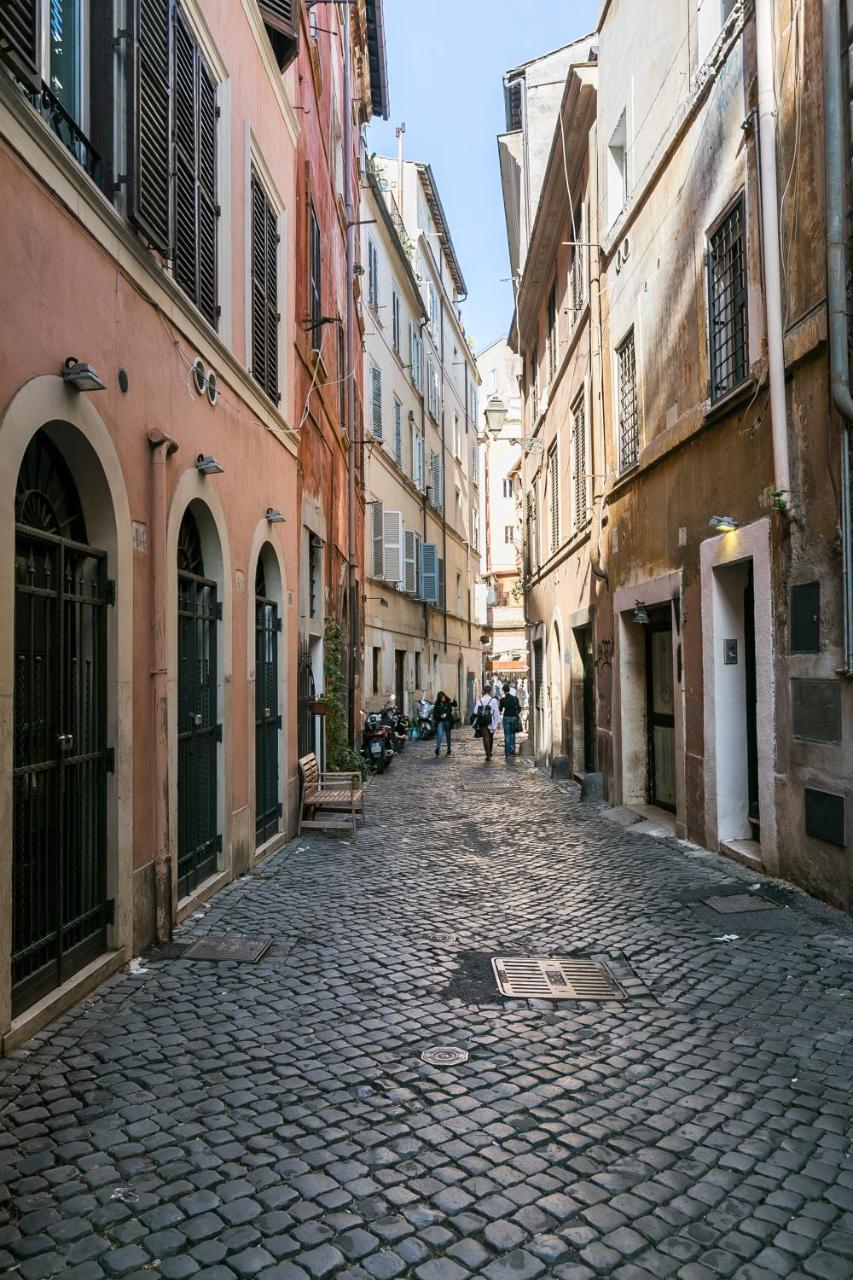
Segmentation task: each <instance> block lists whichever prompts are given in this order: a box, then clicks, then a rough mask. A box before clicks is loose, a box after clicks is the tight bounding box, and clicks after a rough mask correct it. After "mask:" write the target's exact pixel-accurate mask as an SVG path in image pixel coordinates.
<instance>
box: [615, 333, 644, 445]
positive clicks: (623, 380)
mask: <svg viewBox="0 0 853 1280" xmlns="http://www.w3.org/2000/svg"><path fill="white" fill-rule="evenodd" d="M616 361H617V370H618V377H619V470H620V471H627V469H628V467H633V466H634V463H635V462H636V461H637V459H638V457H639V456H640V418H639V414H638V412H637V363H636V358H635V354H634V330H633V329H632V330H631V332H630V333H629V334H628V337H627V338H626V339H625V341H624V342H623V343H622V345H621V346H620V347H617V349H616Z"/></svg>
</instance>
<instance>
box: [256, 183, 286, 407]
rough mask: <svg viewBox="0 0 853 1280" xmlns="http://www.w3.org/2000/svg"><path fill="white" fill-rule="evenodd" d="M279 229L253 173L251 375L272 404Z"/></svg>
mask: <svg viewBox="0 0 853 1280" xmlns="http://www.w3.org/2000/svg"><path fill="white" fill-rule="evenodd" d="M278 329H279V314H278V226H277V219H276V213H275V209H274V208H273V206H272V205H271V203H270V201H269V200H268V198H267V194H266V192H265V191H264V188H263V186H262V185H261V183H260V181H259V179H258V177H257V175H256V174H255V173H254V172H253V173H252V375H253V377H254V378H255V380H256V381H257V382H259V383H260V385H261V386H262V387H263V389H264V391H265V392H266V393H267V395H268V396H269V397H270V399H271V400H273V401H275V402H276V403H278V401H279V400H280V399H281V396H280V395H279V390H278Z"/></svg>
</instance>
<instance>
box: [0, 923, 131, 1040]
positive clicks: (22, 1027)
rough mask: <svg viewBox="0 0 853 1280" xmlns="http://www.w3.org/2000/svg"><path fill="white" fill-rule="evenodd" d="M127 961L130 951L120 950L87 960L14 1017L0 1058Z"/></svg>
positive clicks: (83, 996)
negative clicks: (55, 986)
mask: <svg viewBox="0 0 853 1280" xmlns="http://www.w3.org/2000/svg"><path fill="white" fill-rule="evenodd" d="M129 959H130V948H129V947H121V948H120V949H119V950H118V951H107V952H105V953H104V955H102V956H98V958H97V959H96V960H92V961H90V963H89V964H87V965H86V966H85V967H84V968H83V969H81V970H80V971H79V972H78V973H75V974H74V975H73V977H71V978H68V980H67V981H66V982H63V984H62V986H60V987H57V988H56V990H55V991H50V992H48V994H47V995H46V996H42V998H41V1000H38V1001H37V1002H36V1003H35V1004H34V1005H31V1006H30V1008H29V1009H25V1010H24V1012H23V1013H21V1014H19V1015H18V1017H17V1018H13V1019H12V1025H11V1026H10V1028H9V1030H8V1031H7V1032H6V1034H5V1035H4V1036H3V1037H2V1038H0V1057H4V1058H6V1057H8V1056H9V1054H10V1053H12V1052H13V1050H15V1049H17V1048H18V1047H19V1046H20V1045H22V1044H24V1042H25V1041H27V1040H30V1039H31V1038H32V1037H33V1036H34V1035H36V1034H37V1033H38V1032H39V1031H41V1030H42V1029H43V1028H44V1027H46V1026H47V1025H48V1023H49V1022H53V1021H54V1020H55V1019H56V1018H58V1017H59V1016H60V1014H63V1013H65V1012H67V1010H68V1009H71V1008H73V1007H74V1005H75V1004H79V1002H80V1001H81V1000H83V999H84V998H85V997H86V996H87V995H89V994H90V993H91V992H92V991H94V990H95V988H96V987H99V986H100V985H101V983H102V982H104V981H105V980H106V979H107V978H109V977H110V976H111V975H112V974H114V973H115V972H116V970H118V969H121V968H122V966H123V965H125V964H127V962H128V960H129Z"/></svg>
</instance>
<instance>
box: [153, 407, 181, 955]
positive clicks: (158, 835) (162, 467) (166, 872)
mask: <svg viewBox="0 0 853 1280" xmlns="http://www.w3.org/2000/svg"><path fill="white" fill-rule="evenodd" d="M148 444H149V446H150V448H151V630H152V666H151V694H152V699H153V702H154V915H155V928H156V933H157V941H158V943H160V944H162V943H166V942H169V941H170V939H171V937H172V861H171V858H170V856H169V712H168V689H167V684H168V655H167V652H166V578H167V573H168V566H167V564H166V522H167V511H168V502H167V497H166V460H167V458H170V457H171V455H172V454H173V453H176V452H177V449H178V445H177V442H176V441H175V440H173V439H172V437H171V436H167V435H166V433H165V432H164V431H149V432H148Z"/></svg>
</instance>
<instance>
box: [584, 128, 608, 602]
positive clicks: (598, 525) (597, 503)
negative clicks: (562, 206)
mask: <svg viewBox="0 0 853 1280" xmlns="http://www.w3.org/2000/svg"><path fill="white" fill-rule="evenodd" d="M592 154H593V155H594V156H597V155H598V130H597V129H595V128H593V141H592ZM597 189H598V183H597V182H596V194H597ZM587 239H588V240H590V241H591V240H592V236H587ZM589 252H590V257H589V263H590V270H589V367H590V380H589V381H590V409H591V410H592V409H593V404H592V396H593V395H594V394H595V392H594V390H593V389H594V388H595V385H596V378H595V376H594V374H593V373H592V370H593V369H594V367H595V364H596V356H595V349H594V347H593V336H592V335H593V325H594V326H595V330H596V333H597V337H598V358H597V363H598V379H597V382H598V413H597V414H593V421H594V422H595V423H596V424H597V426H598V428H599V430H598V431H597V432H596V440H595V456H594V457H593V459H592V464H593V471H592V522H591V528H590V534H589V567H590V569H591V570H592V572H593V576H594V577H596V578H598V579H599V580H600V581H601V582H603V583H604V584H605V586H607V587H609V586H610V574H609V573H608V572H607V570H606V569H605V568H604V566H603V565H602V563H601V532H602V528H603V525H604V495H605V491H606V489H607V455H606V445H605V431H604V341H603V330H602V324H601V248H600V246H599V245H598V243H596V244H594V245H593V244H590V251H589ZM593 256H594V257H595V279H594V280H593V271H592V262H593ZM593 283H594V284H595V305H593V300H592V286H593ZM596 479H599V480H600V481H601V493H600V494H599V496H598V499H596V496H595V482H596Z"/></svg>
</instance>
